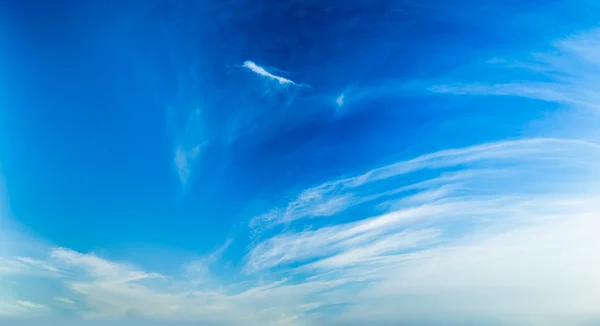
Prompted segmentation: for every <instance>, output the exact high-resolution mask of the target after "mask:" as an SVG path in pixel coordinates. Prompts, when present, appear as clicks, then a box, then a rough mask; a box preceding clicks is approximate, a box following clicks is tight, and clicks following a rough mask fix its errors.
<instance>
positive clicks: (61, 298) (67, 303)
mask: <svg viewBox="0 0 600 326" xmlns="http://www.w3.org/2000/svg"><path fill="white" fill-rule="evenodd" d="M54 299H55V300H56V301H58V302H61V303H64V304H66V305H69V306H72V305H75V301H73V300H71V299H69V298H63V297H57V298H54Z"/></svg>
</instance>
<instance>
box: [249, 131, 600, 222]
mask: <svg viewBox="0 0 600 326" xmlns="http://www.w3.org/2000/svg"><path fill="white" fill-rule="evenodd" d="M573 146H582V147H590V148H598V145H596V144H594V143H588V142H585V141H578V140H567V139H550V138H537V139H523V140H515V141H503V142H496V143H488V144H484V145H477V146H472V147H466V148H460V149H452V150H443V151H439V152H435V153H431V154H426V155H422V156H419V157H417V158H414V159H411V160H407V161H401V162H397V163H394V164H390V165H386V166H383V167H379V168H376V169H373V170H370V171H368V172H366V173H364V174H361V175H357V176H353V177H347V178H342V179H338V180H334V181H328V182H325V183H323V184H321V185H318V186H316V187H313V188H310V189H307V190H304V191H303V192H301V193H300V194H299V195H298V197H297V198H296V199H295V200H294V201H292V202H290V203H289V204H288V205H287V206H286V207H285V208H277V209H274V210H271V211H269V212H267V213H265V214H262V215H259V216H257V217H255V218H253V219H252V221H251V226H258V225H261V224H265V223H266V224H281V223H290V222H293V221H296V220H299V219H304V218H314V217H319V216H321V217H323V216H332V215H335V214H338V213H340V212H342V211H344V210H346V209H348V208H349V207H352V206H355V205H358V204H363V203H365V202H369V201H372V200H375V199H379V198H381V197H384V196H389V195H391V194H393V193H395V192H399V193H401V192H403V191H408V190H413V189H415V188H419V187H423V186H429V185H431V183H436V182H438V181H444V180H443V179H430V180H425V181H422V182H426V183H427V184H423V183H422V182H420V183H417V184H412V185H402V186H397V187H396V189H395V190H392V189H385V191H382V190H381V189H379V188H377V189H373V188H371V187H370V186H371V185H374V184H375V183H377V182H384V181H386V180H392V179H394V178H397V177H400V176H403V175H407V174H410V173H416V172H419V171H423V170H428V171H430V170H436V169H437V170H439V169H442V168H448V167H452V166H461V165H465V164H472V163H481V164H484V163H486V162H493V160H504V161H507V162H506V163H511V162H514V161H515V160H518V159H519V158H520V156H535V155H551V154H552V153H554V152H555V153H556V154H559V155H561V156H562V155H565V154H566V153H568V152H569V151H571V150H572V148H573ZM465 172H468V173H476V172H478V171H475V170H471V171H463V173H465ZM480 172H481V171H480ZM463 176H464V175H463ZM447 177H449V175H448V174H445V175H444V176H441V178H447ZM454 177H460V176H458V175H455V176H454ZM396 185H397V184H396ZM357 195H360V196H357Z"/></svg>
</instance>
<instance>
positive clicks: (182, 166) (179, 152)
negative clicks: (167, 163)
mask: <svg viewBox="0 0 600 326" xmlns="http://www.w3.org/2000/svg"><path fill="white" fill-rule="evenodd" d="M200 149H201V146H200V145H196V146H194V147H192V148H191V149H189V150H188V149H185V148H183V147H182V146H178V147H177V148H176V150H175V166H176V167H177V175H178V176H179V180H180V181H181V183H182V184H184V185H185V184H187V182H188V180H189V178H190V172H191V168H192V165H193V164H194V162H195V160H196V158H197V157H198V154H199V153H200Z"/></svg>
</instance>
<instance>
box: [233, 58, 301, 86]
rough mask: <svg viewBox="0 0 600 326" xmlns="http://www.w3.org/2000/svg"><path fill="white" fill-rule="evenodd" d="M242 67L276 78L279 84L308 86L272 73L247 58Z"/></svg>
mask: <svg viewBox="0 0 600 326" xmlns="http://www.w3.org/2000/svg"><path fill="white" fill-rule="evenodd" d="M242 67H244V68H246V69H249V70H250V71H252V72H254V73H256V74H258V75H260V76H263V77H266V78H269V79H271V80H276V81H277V82H279V84H282V85H285V84H289V85H294V86H298V87H310V86H309V85H307V84H298V83H296V82H294V81H292V80H290V79H287V78H284V77H281V76H277V75H274V74H272V73H270V72H269V71H267V70H266V69H265V68H263V67H262V66H259V65H257V64H256V63H254V62H252V61H249V60H246V61H244V64H243V65H242Z"/></svg>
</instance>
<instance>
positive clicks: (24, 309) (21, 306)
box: [0, 298, 50, 318]
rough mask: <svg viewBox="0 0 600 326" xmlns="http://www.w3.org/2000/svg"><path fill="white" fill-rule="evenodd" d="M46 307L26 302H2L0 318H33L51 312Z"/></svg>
mask: <svg viewBox="0 0 600 326" xmlns="http://www.w3.org/2000/svg"><path fill="white" fill-rule="evenodd" d="M49 311H50V308H49V307H48V306H46V305H43V304H39V303H36V302H31V301H26V300H10V301H9V300H1V298H0V318H3V317H4V318H6V317H32V316H36V315H39V314H41V313H46V312H49Z"/></svg>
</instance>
